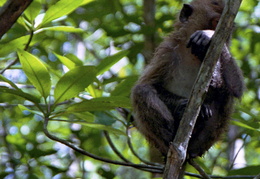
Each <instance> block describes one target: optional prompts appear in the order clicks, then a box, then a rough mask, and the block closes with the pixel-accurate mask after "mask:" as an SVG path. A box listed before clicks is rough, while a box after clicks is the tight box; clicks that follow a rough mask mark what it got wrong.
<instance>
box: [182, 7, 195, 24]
mask: <svg viewBox="0 0 260 179" xmlns="http://www.w3.org/2000/svg"><path fill="white" fill-rule="evenodd" d="M192 12H193V7H192V6H191V5H189V4H183V7H182V9H181V13H180V17H179V19H180V21H181V22H182V23H183V22H186V21H187V20H188V18H189V17H190V16H191V14H192Z"/></svg>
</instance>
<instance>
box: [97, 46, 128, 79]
mask: <svg viewBox="0 0 260 179" xmlns="http://www.w3.org/2000/svg"><path fill="white" fill-rule="evenodd" d="M128 53H129V51H127V50H124V51H121V52H118V53H116V54H115V55H112V56H109V57H106V58H104V59H103V60H102V61H101V62H100V64H99V65H98V66H97V70H98V75H100V74H102V73H104V72H105V71H107V70H108V69H109V68H110V67H112V66H113V65H114V64H115V63H117V62H118V61H119V60H121V59H122V58H123V57H125V56H126V55H127V54H128Z"/></svg>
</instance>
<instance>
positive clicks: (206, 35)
mask: <svg viewBox="0 0 260 179" xmlns="http://www.w3.org/2000/svg"><path fill="white" fill-rule="evenodd" d="M213 34H214V31H213V30H198V31H196V32H195V33H193V34H192V35H191V37H190V40H189V42H188V44H187V48H191V53H192V54H193V55H195V56H196V57H198V58H199V59H200V60H201V61H203V59H204V57H205V55H206V53H207V50H208V48H209V44H210V40H211V37H212V36H213Z"/></svg>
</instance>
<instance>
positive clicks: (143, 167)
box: [43, 118, 163, 173]
mask: <svg viewBox="0 0 260 179" xmlns="http://www.w3.org/2000/svg"><path fill="white" fill-rule="evenodd" d="M48 123H49V119H48V118H45V119H44V125H43V132H44V133H45V135H46V136H47V137H48V138H50V139H52V140H54V141H57V142H60V143H62V144H64V145H66V146H68V147H70V148H72V149H73V150H75V151H77V152H79V153H81V154H83V155H86V156H88V157H91V158H93V159H96V160H99V161H102V162H106V163H111V164H115V165H122V166H129V167H134V168H136V169H139V170H143V171H147V172H155V173H162V172H163V168H162V167H157V166H150V165H142V164H132V163H126V162H119V161H115V160H110V159H107V158H103V157H100V156H97V155H94V154H92V153H90V152H87V151H85V150H83V149H82V148H80V147H78V146H76V145H75V144H73V143H71V142H68V141H66V140H64V139H61V138H58V137H56V136H54V135H52V134H51V133H50V132H49V131H48Z"/></svg>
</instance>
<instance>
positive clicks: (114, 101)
mask: <svg viewBox="0 0 260 179" xmlns="http://www.w3.org/2000/svg"><path fill="white" fill-rule="evenodd" d="M117 107H124V108H130V107H131V103H130V99H129V98H126V97H118V96H116V97H101V98H94V99H92V100H85V101H83V102H80V103H77V104H73V105H72V106H71V107H69V108H68V109H67V110H66V112H84V111H104V110H111V109H115V108H117Z"/></svg>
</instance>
